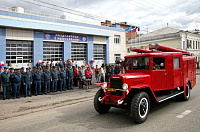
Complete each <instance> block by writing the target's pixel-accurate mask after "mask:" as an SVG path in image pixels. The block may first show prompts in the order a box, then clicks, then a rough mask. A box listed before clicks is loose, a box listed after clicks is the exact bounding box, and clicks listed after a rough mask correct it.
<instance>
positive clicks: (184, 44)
mask: <svg viewBox="0 0 200 132" xmlns="http://www.w3.org/2000/svg"><path fill="white" fill-rule="evenodd" d="M183 49H185V41H183Z"/></svg>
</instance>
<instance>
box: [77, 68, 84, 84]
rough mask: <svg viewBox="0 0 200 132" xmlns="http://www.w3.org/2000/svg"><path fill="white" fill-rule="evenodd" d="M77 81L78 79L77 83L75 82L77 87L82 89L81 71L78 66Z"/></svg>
mask: <svg viewBox="0 0 200 132" xmlns="http://www.w3.org/2000/svg"><path fill="white" fill-rule="evenodd" d="M77 79H78V82H77V84H78V87H79V88H83V70H82V68H81V67H80V66H79V67H78V78H77Z"/></svg>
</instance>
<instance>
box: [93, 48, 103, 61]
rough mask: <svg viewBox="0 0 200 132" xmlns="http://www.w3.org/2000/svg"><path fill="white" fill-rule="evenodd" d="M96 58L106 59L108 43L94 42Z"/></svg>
mask: <svg viewBox="0 0 200 132" xmlns="http://www.w3.org/2000/svg"><path fill="white" fill-rule="evenodd" d="M93 52H94V53H93V54H94V60H105V57H106V45H105V44H94V49H93Z"/></svg>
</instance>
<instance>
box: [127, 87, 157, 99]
mask: <svg viewBox="0 0 200 132" xmlns="http://www.w3.org/2000/svg"><path fill="white" fill-rule="evenodd" d="M146 86H147V87H145V85H143V87H142V86H141V87H135V86H134V87H133V86H132V87H131V90H130V92H131V91H132V90H138V91H144V92H146V93H147V94H148V95H149V94H151V95H152V97H153V98H154V99H155V101H156V102H158V99H157V97H156V95H155V94H154V92H153V91H152V89H151V87H150V86H148V85H146Z"/></svg>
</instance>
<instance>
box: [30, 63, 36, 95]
mask: <svg viewBox="0 0 200 132" xmlns="http://www.w3.org/2000/svg"><path fill="white" fill-rule="evenodd" d="M35 72H36V67H35V66H33V69H32V70H31V71H30V73H31V75H32V80H33V82H32V84H31V93H34V79H33V75H34V74H35Z"/></svg>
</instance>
